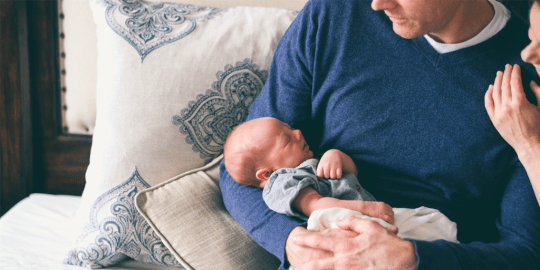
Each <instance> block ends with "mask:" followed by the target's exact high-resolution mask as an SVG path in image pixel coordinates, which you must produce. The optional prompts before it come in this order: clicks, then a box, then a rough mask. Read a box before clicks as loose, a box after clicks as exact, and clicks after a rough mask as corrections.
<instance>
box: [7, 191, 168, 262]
mask: <svg viewBox="0 0 540 270" xmlns="http://www.w3.org/2000/svg"><path fill="white" fill-rule="evenodd" d="M79 204H80V197H79V196H67V195H50V194H32V195H30V196H29V197H27V198H25V199H24V200H22V201H20V202H19V203H18V204H17V205H15V206H14V207H13V208H12V209H10V210H9V211H8V212H7V213H6V214H4V215H3V216H2V218H0V269H2V270H10V269H16V270H23V269H40V270H42V269H50V270H62V269H70V270H82V269H86V268H82V267H77V266H71V265H66V264H63V263H62V260H63V259H64V256H65V255H66V253H67V251H68V250H69V249H70V247H71V243H72V242H71V239H74V238H73V236H74V234H75V233H76V232H74V231H73V229H71V228H72V226H70V218H71V216H72V215H73V214H74V213H75V211H76V210H77V208H78V206H79ZM107 269H116V270H121V269H122V270H123V269H150V270H164V269H178V268H171V267H163V266H157V265H151V264H146V263H140V262H136V261H133V260H126V261H124V262H122V263H121V264H120V265H118V266H116V267H112V268H107Z"/></svg>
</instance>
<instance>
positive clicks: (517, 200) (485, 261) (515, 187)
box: [413, 163, 540, 270]
mask: <svg viewBox="0 0 540 270" xmlns="http://www.w3.org/2000/svg"><path fill="white" fill-rule="evenodd" d="M510 175H511V176H510V180H509V182H508V184H507V186H506V187H505V188H504V194H503V197H502V201H501V212H500V216H499V218H498V219H497V228H498V232H499V235H500V239H499V240H498V241H496V242H493V243H483V242H480V241H477V242H471V243H467V244H454V243H449V242H446V241H435V242H425V241H416V240H413V242H414V244H415V246H416V252H417V256H418V260H419V264H418V268H417V269H418V270H424V269H448V270H450V269H471V270H473V269H516V270H517V269H540V254H539V251H540V235H539V230H540V226H539V223H540V214H539V211H538V208H539V206H538V203H537V202H536V200H534V199H532V198H535V197H534V196H535V195H534V192H533V190H532V188H531V184H530V181H529V178H528V177H527V173H526V171H525V169H524V168H523V166H522V165H521V164H520V163H516V165H515V166H513V168H512V171H511V173H510ZM458 231H459V225H458Z"/></svg>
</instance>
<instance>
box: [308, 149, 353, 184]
mask: <svg viewBox="0 0 540 270" xmlns="http://www.w3.org/2000/svg"><path fill="white" fill-rule="evenodd" d="M346 173H352V174H354V176H358V170H357V169H356V164H354V162H353V160H352V159H351V157H349V156H348V155H347V154H345V153H343V152H341V151H339V150H337V149H330V150H328V151H326V152H325V153H324V155H323V156H322V157H321V160H320V161H319V165H318V166H317V176H318V177H323V178H330V179H338V178H341V176H343V174H346Z"/></svg>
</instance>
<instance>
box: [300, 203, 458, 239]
mask: <svg viewBox="0 0 540 270" xmlns="http://www.w3.org/2000/svg"><path fill="white" fill-rule="evenodd" d="M348 216H356V217H360V218H363V219H370V220H375V221H377V222H378V223H379V224H381V225H382V226H384V227H390V226H391V225H390V224H388V223H387V222H385V221H384V220H382V219H378V218H373V217H369V216H366V215H363V214H362V213H360V212H357V211H352V210H349V209H345V208H328V209H322V210H316V211H314V212H313V213H312V214H311V216H310V217H309V220H308V227H307V229H308V230H316V231H320V230H324V229H327V228H337V226H336V220H339V219H345V218H347V217H348ZM394 219H395V223H394V225H396V226H397V227H398V228H399V232H398V236H399V237H401V238H404V239H416V240H425V241H434V240H439V239H442V240H446V241H449V242H454V243H459V242H458V240H457V225H456V223H455V222H453V221H451V220H450V219H448V218H447V217H446V216H445V215H443V214H442V213H441V212H439V210H436V209H432V208H427V207H419V208H416V209H408V208H394Z"/></svg>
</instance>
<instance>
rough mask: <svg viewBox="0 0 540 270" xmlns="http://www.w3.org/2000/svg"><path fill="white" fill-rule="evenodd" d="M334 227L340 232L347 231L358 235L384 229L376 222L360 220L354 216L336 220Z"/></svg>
mask: <svg viewBox="0 0 540 270" xmlns="http://www.w3.org/2000/svg"><path fill="white" fill-rule="evenodd" d="M336 225H337V226H338V228H340V229H342V230H349V231H353V232H356V233H358V234H363V233H365V232H368V231H374V230H379V229H384V227H383V226H382V225H381V224H379V223H378V222H377V221H374V220H368V219H362V218H359V217H354V216H350V217H347V218H346V219H342V220H337V221H336Z"/></svg>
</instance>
